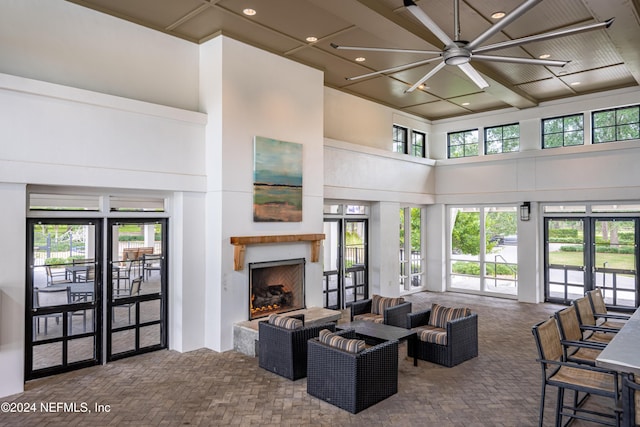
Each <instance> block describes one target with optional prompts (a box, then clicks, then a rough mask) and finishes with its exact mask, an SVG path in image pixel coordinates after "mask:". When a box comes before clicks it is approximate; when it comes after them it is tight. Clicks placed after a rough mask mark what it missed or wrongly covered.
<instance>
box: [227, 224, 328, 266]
mask: <svg viewBox="0 0 640 427" xmlns="http://www.w3.org/2000/svg"><path fill="white" fill-rule="evenodd" d="M323 240H324V234H323V233H320V234H279V235H276V236H244V237H237V236H236V237H231V238H230V241H231V244H232V245H234V248H233V269H234V270H236V271H240V270H242V267H243V265H244V253H245V251H246V249H247V245H260V244H263V243H289V242H309V243H311V262H318V260H319V259H320V242H322V241H323Z"/></svg>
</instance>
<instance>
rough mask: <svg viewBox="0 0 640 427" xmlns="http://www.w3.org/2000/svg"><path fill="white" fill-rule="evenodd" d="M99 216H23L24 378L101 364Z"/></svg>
mask: <svg viewBox="0 0 640 427" xmlns="http://www.w3.org/2000/svg"><path fill="white" fill-rule="evenodd" d="M101 236H102V227H101V220H92V219H90V220H86V219H82V220H77V219H68V220H61V219H55V220H53V219H50V220H47V219H28V220H27V248H28V252H27V261H28V266H29V268H28V270H27V292H26V294H27V300H26V318H25V320H26V322H25V331H26V340H25V342H26V343H27V345H26V351H25V354H26V356H25V379H27V380H30V379H34V378H39V377H43V376H47V375H52V374H56V373H61V372H66V371H70V370H73V369H79V368H83V367H87V366H91V365H96V364H99V363H100V362H101V351H102V350H101V349H102V334H101V325H102V323H101V318H102V306H101V301H102V299H101V292H102V281H101V277H102V274H101V272H102V263H101V258H100V256H99V254H100V250H99V248H100V247H101V245H102V239H101Z"/></svg>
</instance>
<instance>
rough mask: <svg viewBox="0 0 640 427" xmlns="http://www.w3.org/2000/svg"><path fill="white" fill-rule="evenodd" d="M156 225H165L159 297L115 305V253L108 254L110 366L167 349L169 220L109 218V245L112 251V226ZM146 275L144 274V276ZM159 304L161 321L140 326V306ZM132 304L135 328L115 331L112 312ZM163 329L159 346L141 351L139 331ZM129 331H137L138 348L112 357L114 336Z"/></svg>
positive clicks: (121, 300)
mask: <svg viewBox="0 0 640 427" xmlns="http://www.w3.org/2000/svg"><path fill="white" fill-rule="evenodd" d="M149 223H156V224H158V223H159V224H162V258H161V263H160V277H161V288H160V293H145V294H141V295H136V296H129V297H123V298H118V299H117V301H114V298H113V292H114V290H113V279H114V277H113V268H111V267H112V266H113V264H114V262H116V263H117V262H118V261H117V260H115V261H114V259H113V251H112V250H107V264H106V265H107V266H108V267H109V268H107V296H106V301H107V303H106V310H105V321H106V325H107V327H106V332H105V338H106V340H105V341H106V350H107V351H106V360H107V362H111V361H114V360H118V359H123V358H126V357H131V356H135V355H138V354H143V353H149V352H152V351H157V350H162V349H166V348H168V342H169V341H168V319H169V316H168V314H169V308H168V293H167V291H168V271H169V269H168V265H167V264H168V251H169V244H168V236H169V220H168V219H167V218H139V217H138V218H108V219H107V226H106V227H107V245H108V246H109V247H111V245H112V241H113V226H115V225H119V224H149ZM143 274H144V273H143ZM154 300H159V301H160V319H158V320H152V321H146V322H141V319H140V305H141V303H144V302H147V301H154ZM130 304H133V306H134V307H135V310H134V312H135V318H134V320H135V321H134V322H133V324H130V325H125V326H121V327H117V328H114V327H113V323H112V320H113V319H112V314H113V308H114V307H117V306H128V305H130ZM153 325H160V343H158V344H154V345H150V346H145V347H141V346H140V329H141V328H145V327H148V326H153ZM127 330H134V331H135V345H134V348H133V349H132V350H129V351H124V352H120V353H116V354H112V337H113V334H115V333H118V332H124V331H127Z"/></svg>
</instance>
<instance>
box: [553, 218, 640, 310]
mask: <svg viewBox="0 0 640 427" xmlns="http://www.w3.org/2000/svg"><path fill="white" fill-rule="evenodd" d="M551 221H581V222H582V224H583V242H582V245H583V254H584V258H583V267H582V268H578V267H575V268H571V266H559V265H558V266H555V267H556V268H562V269H564V271H565V273H564V274H565V290H564V298H550V297H549V285H550V283H549V282H550V278H549V268H550V265H549V246H548V245H549V222H551ZM598 221H631V222H633V223H634V228H635V260H636V262H635V264H636V271H635V272H631V271H626V270H615V269H607V268H606V267H603V268H599V267H597V266H596V265H595V257H596V251H595V236H596V230H595V227H596V223H597V222H598ZM639 235H640V219H639V218H637V217H625V216H573V217H572V216H562V217H556V216H553V217H545V218H544V242H545V245H544V277H545V279H544V300H545V302H551V303H557V304H565V305H569V304H570V303H571V301H572V298H570V297H569V296H568V294H567V287H566V285H567V284H568V283H567V282H568V280H566V277H567V275H568V273H569V271H582V272H583V277H584V283H583V287H584V292H587V291H590V290H593V289H595V288H596V286H597V283H596V276H597V274H598V273H604V272H608V273H611V274H630V273H635V279H636V280H635V282H636V283H635V304H634V305H635V306H636V307H638V305H639V303H640V289H639V286H640V284H639V283H638V265H639V262H640V250H639V248H640V236H639ZM610 289H611V290H612V292H613V293H614V304H613V305H611V306H610V307H611V308H615V309H619V310H631V308H630V307H625V306H617V305H616V304H615V301H616V297H615V295H616V289H615V286H614V287H613V288H610Z"/></svg>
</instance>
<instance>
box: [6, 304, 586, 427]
mask: <svg viewBox="0 0 640 427" xmlns="http://www.w3.org/2000/svg"><path fill="white" fill-rule="evenodd" d="M407 299H408V300H410V301H412V303H413V311H417V310H420V309H423V308H427V307H430V304H431V303H432V302H438V303H440V304H444V305H448V306H467V307H470V308H471V309H472V311H474V312H477V313H478V314H479V322H478V323H479V337H480V340H479V357H477V358H474V359H472V360H469V361H467V362H464V363H463V364H461V365H458V366H456V367H453V368H444V367H441V366H438V365H434V364H431V363H428V362H424V361H419V364H418V367H414V366H413V364H412V360H410V359H407V358H406V344H404V345H401V346H400V355H399V356H400V358H401V360H400V366H399V378H398V393H397V394H396V395H394V396H392V397H390V398H388V399H386V400H384V401H382V402H380V403H379V404H377V405H374V406H373V407H371V408H369V409H366V410H364V411H362V412H360V413H359V414H356V415H352V414H349V413H347V412H345V411H343V410H341V409H338V408H336V407H334V406H332V405H329V404H327V403H325V402H322V401H320V400H318V399H316V398H314V397H311V396H309V395H307V392H306V386H307V383H306V379H301V380H298V381H295V382H292V381H289V380H287V379H285V378H281V377H279V376H277V375H274V374H272V373H270V372H268V371H265V370H263V369H260V368H259V367H258V360H257V358H252V357H248V356H245V355H242V354H240V353H236V352H234V351H229V352H226V353H216V352H213V351H210V350H204V349H203V350H198V351H194V352H190V353H178V352H175V351H158V352H154V353H149V354H145V355H140V356H136V357H132V358H129V359H124V360H120V361H117V362H114V363H109V364H107V365H104V366H96V367H92V368H87V369H83V370H79V371H75V372H71V373H67V374H61V375H57V376H54V377H49V378H45V379H41V380H35V381H32V382H29V383H27V384H26V386H25V388H26V391H25V392H24V393H22V394H19V395H15V396H10V397H9V398H4V399H0V400H2V401H4V402H13V403H20V404H23V403H35V404H36V411H35V412H32V413H19V414H18V413H0V426H20V425H25V426H36V425H38V426H65V427H66V426H110V425H113V426H128V425H135V426H181V425H194V426H195V425H199V426H207V425H212V426H217V425H232V426H265V427H266V426H392V425H393V426H438V427H444V426H460V427H472V426H534V425H537V423H538V408H539V399H540V381H541V379H540V367H539V364H538V363H537V362H536V361H535V359H536V349H535V343H534V340H533V336H532V334H531V326H532V325H534V324H535V323H537V322H539V321H541V320H544V319H546V318H548V317H549V316H551V315H552V314H553V313H554V312H555V311H556V310H558V309H559V308H560V306H556V305H551V304H523V303H518V302H515V301H511V300H504V299H496V298H489V297H481V296H473V295H462V294H452V293H447V294H434V293H420V294H415V295H411V296H409V297H407ZM555 397H556V393H555V390H549V391H548V393H547V411H546V415H545V425H553V408H554V405H555ZM597 399H598V398H597V397H592V398H591V401H590V402H589V404H590V405H596V406H599V402H598V400H597ZM41 402H44V403H50V402H54V403H56V402H61V403H66V404H73V403H76V404H77V406H78V408H77V409H78V411H82V410H83V407H82V406H81V403H85V404H86V405H87V407H86V408H87V409H88V410H90V411H91V412H70V411H68V409H72V408H66V409H67V410H66V411H65V408H60V407H58V412H48V413H47V412H45V411H43V410H42V408H41V407H40V404H41ZM95 405H109V412H102V413H97V412H96V411H95V409H96V407H95ZM574 425H576V426H579V425H583V426H584V425H587V424H586V423H582V422H576V423H574Z"/></svg>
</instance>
